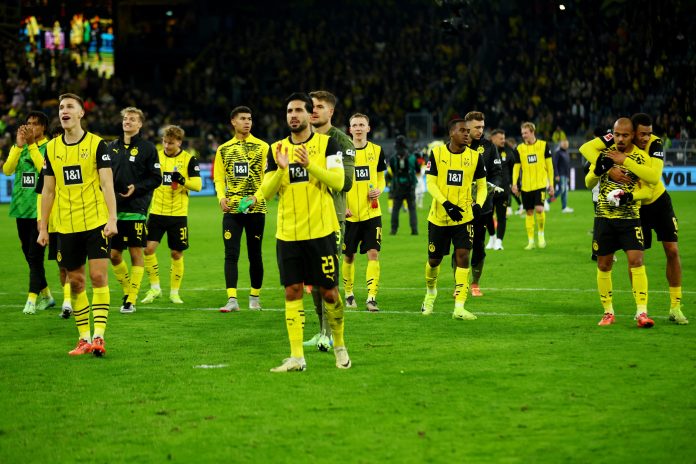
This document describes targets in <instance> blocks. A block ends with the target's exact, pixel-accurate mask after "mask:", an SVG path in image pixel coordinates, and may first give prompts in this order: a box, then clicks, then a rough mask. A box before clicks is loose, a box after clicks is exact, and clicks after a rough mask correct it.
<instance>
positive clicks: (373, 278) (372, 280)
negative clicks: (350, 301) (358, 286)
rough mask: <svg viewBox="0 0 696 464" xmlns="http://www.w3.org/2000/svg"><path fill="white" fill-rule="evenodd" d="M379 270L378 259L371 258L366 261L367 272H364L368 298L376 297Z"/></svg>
mask: <svg viewBox="0 0 696 464" xmlns="http://www.w3.org/2000/svg"><path fill="white" fill-rule="evenodd" d="M354 269H355V268H354ZM379 270H380V268H379V261H377V260H372V259H371V260H368V261H367V272H366V273H365V274H366V279H367V297H368V298H370V297H371V298H372V299H376V298H377V290H378V289H379ZM351 293H352V292H351Z"/></svg>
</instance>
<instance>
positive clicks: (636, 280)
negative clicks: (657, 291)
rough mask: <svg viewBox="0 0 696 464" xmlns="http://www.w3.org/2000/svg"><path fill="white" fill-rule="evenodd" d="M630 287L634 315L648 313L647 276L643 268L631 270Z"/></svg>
mask: <svg viewBox="0 0 696 464" xmlns="http://www.w3.org/2000/svg"><path fill="white" fill-rule="evenodd" d="M631 276H632V277H633V278H632V279H631V281H632V282H631V287H632V288H633V298H635V300H636V314H640V313H647V312H648V276H647V274H646V273H645V266H639V267H633V268H631Z"/></svg>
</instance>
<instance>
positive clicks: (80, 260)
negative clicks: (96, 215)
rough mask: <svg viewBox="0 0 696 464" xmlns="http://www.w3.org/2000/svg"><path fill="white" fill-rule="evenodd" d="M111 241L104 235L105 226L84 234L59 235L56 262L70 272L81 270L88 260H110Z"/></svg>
mask: <svg viewBox="0 0 696 464" xmlns="http://www.w3.org/2000/svg"><path fill="white" fill-rule="evenodd" d="M108 258H109V239H108V238H107V237H106V236H105V235H104V226H103V225H101V226H99V227H97V228H96V229H92V230H87V231H84V232H74V233H71V234H58V252H57V253H56V261H58V265H59V266H60V267H64V268H65V269H67V270H68V271H74V270H76V269H79V268H80V267H81V266H83V265H84V264H85V260H86V259H108Z"/></svg>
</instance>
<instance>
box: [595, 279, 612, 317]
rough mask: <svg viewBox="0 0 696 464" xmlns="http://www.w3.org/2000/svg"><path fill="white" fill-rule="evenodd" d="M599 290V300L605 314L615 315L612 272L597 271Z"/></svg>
mask: <svg viewBox="0 0 696 464" xmlns="http://www.w3.org/2000/svg"><path fill="white" fill-rule="evenodd" d="M597 290H599V300H600V301H601V302H602V308H604V312H605V313H611V314H614V306H613V302H612V282H611V271H609V272H604V271H600V270H599V269H597Z"/></svg>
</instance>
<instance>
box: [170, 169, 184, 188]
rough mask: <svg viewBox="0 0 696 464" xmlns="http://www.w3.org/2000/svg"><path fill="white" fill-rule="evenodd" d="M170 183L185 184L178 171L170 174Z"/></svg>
mask: <svg viewBox="0 0 696 464" xmlns="http://www.w3.org/2000/svg"><path fill="white" fill-rule="evenodd" d="M172 182H178V183H179V185H184V184H185V183H186V179H185V178H184V176H182V175H181V173H180V172H179V171H175V172H172Z"/></svg>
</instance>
